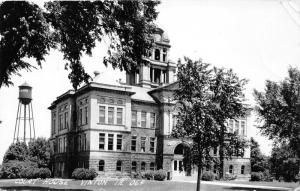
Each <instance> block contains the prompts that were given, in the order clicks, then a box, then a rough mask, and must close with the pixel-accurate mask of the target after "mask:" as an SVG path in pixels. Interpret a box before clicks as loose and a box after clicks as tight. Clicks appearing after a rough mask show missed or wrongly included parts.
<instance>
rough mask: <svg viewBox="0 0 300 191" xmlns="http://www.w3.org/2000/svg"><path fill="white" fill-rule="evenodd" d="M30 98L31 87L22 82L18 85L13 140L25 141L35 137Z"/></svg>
mask: <svg viewBox="0 0 300 191" xmlns="http://www.w3.org/2000/svg"><path fill="white" fill-rule="evenodd" d="M31 100H32V87H31V86H30V85H29V84H27V83H26V82H25V83H24V84H22V85H20V86H19V105H18V111H17V118H16V125H15V131H14V140H13V142H15V141H21V142H22V141H23V142H25V143H27V142H30V141H32V140H34V139H35V128H34V121H33V110H32V104H31ZM22 130H23V131H22Z"/></svg>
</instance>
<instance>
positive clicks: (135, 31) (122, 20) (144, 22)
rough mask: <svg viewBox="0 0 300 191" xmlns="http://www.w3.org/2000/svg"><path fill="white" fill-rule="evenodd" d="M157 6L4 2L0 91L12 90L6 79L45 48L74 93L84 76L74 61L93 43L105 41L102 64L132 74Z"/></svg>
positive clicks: (150, 3) (147, 43) (143, 51)
mask: <svg viewBox="0 0 300 191" xmlns="http://www.w3.org/2000/svg"><path fill="white" fill-rule="evenodd" d="M158 3H159V2H158V1H108V0H105V1H93V2H91V1H69V2H68V1H53V2H47V3H45V5H44V8H45V9H41V8H40V7H39V6H37V5H36V4H34V3H29V2H27V1H24V2H10V1H5V2H2V3H1V4H0V25H1V29H0V36H1V38H0V62H1V66H0V87H2V86H3V85H6V86H9V85H12V82H11V75H13V74H19V71H20V70H22V69H26V70H30V69H32V68H35V66H34V65H32V64H30V63H28V62H26V61H25V60H24V58H34V59H36V61H37V63H38V66H41V61H43V60H44V59H45V55H47V54H48V53H49V51H50V49H51V48H55V49H59V50H60V51H61V52H62V53H63V55H64V59H65V60H66V61H67V63H66V64H65V68H66V69H70V70H71V72H70V73H69V76H68V77H69V79H70V81H71V82H72V85H73V87H74V89H76V88H77V87H78V86H79V85H80V84H81V83H82V82H88V81H89V79H90V76H89V75H88V74H87V73H86V72H85V70H84V68H83V66H82V64H81V61H80V58H81V56H82V54H83V53H84V54H88V55H91V54H92V49H93V48H94V47H95V45H96V41H102V40H103V39H104V38H109V39H110V43H109V45H108V46H109V50H108V57H107V58H105V59H104V64H105V65H107V64H111V65H112V67H113V68H119V69H121V70H125V71H128V72H130V71H135V70H136V67H137V66H138V65H140V64H145V63H146V62H147V61H145V60H144V59H143V57H144V56H146V55H147V54H148V51H149V50H150V48H151V47H152V44H153V39H152V34H153V33H154V31H155V30H156V26H155V25H154V24H153V21H154V20H155V19H156V17H157V15H158V13H157V12H156V10H155V7H156V5H157V4H158Z"/></svg>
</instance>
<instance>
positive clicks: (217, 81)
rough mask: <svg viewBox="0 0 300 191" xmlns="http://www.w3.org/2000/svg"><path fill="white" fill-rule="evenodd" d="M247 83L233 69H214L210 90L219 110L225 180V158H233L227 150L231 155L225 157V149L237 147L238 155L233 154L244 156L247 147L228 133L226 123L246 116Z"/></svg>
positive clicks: (219, 134) (215, 116)
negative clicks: (244, 149)
mask: <svg viewBox="0 0 300 191" xmlns="http://www.w3.org/2000/svg"><path fill="white" fill-rule="evenodd" d="M246 83H247V80H245V79H240V78H239V77H238V76H237V74H235V73H234V72H233V71H232V70H231V69H229V70H227V69H224V68H216V67H215V68H214V69H213V78H212V81H211V84H210V89H211V91H212V95H213V96H212V102H214V103H216V106H217V110H215V112H214V113H213V115H214V118H215V120H216V122H217V124H218V125H219V127H220V129H219V131H218V135H217V136H218V139H219V143H220V146H219V157H220V166H219V175H220V178H223V172H224V158H225V156H231V155H230V154H231V153H230V149H229V150H228V149H226V150H227V151H229V153H228V152H227V153H228V154H229V155H228V154H227V155H225V150H224V149H225V148H226V147H228V146H227V145H235V147H236V149H235V152H236V153H233V154H237V156H241V155H243V148H244V147H245V146H246V142H245V141H244V140H243V139H241V138H240V137H239V136H236V135H235V134H232V132H231V133H228V131H227V123H226V122H227V120H228V119H237V118H238V117H243V116H245V115H246V112H247V108H246V106H245V104H244V103H243V102H244V101H245V96H244V93H243V90H244V86H245V85H246ZM248 110H249V109H248ZM226 137H227V139H228V138H229V137H230V138H229V140H232V141H231V144H228V141H227V140H226V139H225V138H226ZM239 139H240V140H239ZM226 142H227V143H226ZM234 142H235V143H234ZM226 144H227V145H226ZM238 151H242V152H238Z"/></svg>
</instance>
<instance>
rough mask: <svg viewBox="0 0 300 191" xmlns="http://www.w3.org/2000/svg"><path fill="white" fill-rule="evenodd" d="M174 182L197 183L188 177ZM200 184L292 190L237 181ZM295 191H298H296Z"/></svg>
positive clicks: (194, 179)
mask: <svg viewBox="0 0 300 191" xmlns="http://www.w3.org/2000/svg"><path fill="white" fill-rule="evenodd" d="M171 181H174V182H188V183H195V184H196V183H197V180H196V178H195V177H190V178H189V179H188V178H184V179H180V178H179V177H176V178H175V179H173V180H171ZM201 184H207V185H217V186H228V187H240V188H261V189H281V190H293V189H292V188H287V187H278V186H264V185H253V184H239V183H238V182H237V181H236V182H234V181H231V182H228V183H227V182H218V181H203V180H202V181H201ZM295 191H300V188H299V190H296V189H295Z"/></svg>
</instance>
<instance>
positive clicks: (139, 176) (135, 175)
mask: <svg viewBox="0 0 300 191" xmlns="http://www.w3.org/2000/svg"><path fill="white" fill-rule="evenodd" d="M131 178H135V179H141V178H142V174H141V173H139V172H133V173H131Z"/></svg>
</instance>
